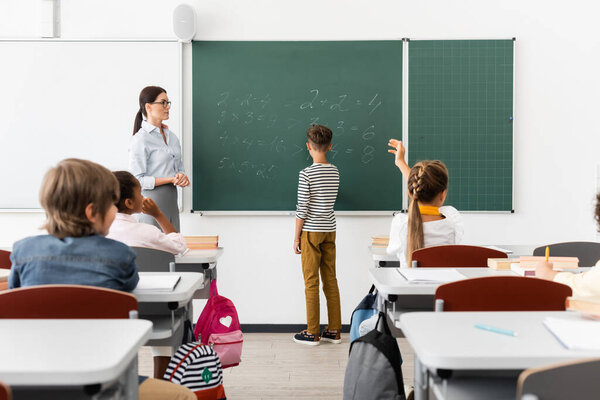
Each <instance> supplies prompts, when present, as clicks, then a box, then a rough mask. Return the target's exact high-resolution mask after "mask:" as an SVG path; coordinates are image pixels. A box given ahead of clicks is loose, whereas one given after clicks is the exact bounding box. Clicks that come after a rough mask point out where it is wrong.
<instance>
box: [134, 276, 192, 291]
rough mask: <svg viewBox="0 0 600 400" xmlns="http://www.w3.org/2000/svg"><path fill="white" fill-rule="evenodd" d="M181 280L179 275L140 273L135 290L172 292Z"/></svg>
mask: <svg viewBox="0 0 600 400" xmlns="http://www.w3.org/2000/svg"><path fill="white" fill-rule="evenodd" d="M180 280H181V275H175V274H168V275H167V274H165V275H140V281H139V282H138V284H137V287H136V288H135V290H137V291H140V290H143V291H149V292H172V291H173V289H175V286H177V283H178V282H179V281H180Z"/></svg>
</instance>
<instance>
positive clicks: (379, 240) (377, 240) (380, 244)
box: [371, 235, 390, 249]
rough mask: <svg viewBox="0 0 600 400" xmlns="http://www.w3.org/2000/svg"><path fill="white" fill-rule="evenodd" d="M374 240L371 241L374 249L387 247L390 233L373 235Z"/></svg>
mask: <svg viewBox="0 0 600 400" xmlns="http://www.w3.org/2000/svg"><path fill="white" fill-rule="evenodd" d="M372 239H373V242H372V243H371V248H372V249H387V247H388V243H389V242H390V237H389V236H388V235H377V236H373V238H372Z"/></svg>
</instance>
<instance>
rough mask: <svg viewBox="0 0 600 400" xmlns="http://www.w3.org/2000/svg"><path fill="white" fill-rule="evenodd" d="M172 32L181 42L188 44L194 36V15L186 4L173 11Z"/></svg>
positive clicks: (192, 10)
mask: <svg viewBox="0 0 600 400" xmlns="http://www.w3.org/2000/svg"><path fill="white" fill-rule="evenodd" d="M173 31H174V32H175V35H176V36H177V37H178V38H179V40H181V41H182V42H186V43H189V42H190V41H191V40H192V39H193V38H194V35H195V34H196V13H195V12H194V9H193V8H192V7H191V6H189V5H187V4H180V5H178V6H177V7H175V10H174V11H173Z"/></svg>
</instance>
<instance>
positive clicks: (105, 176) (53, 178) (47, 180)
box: [40, 158, 119, 239]
mask: <svg viewBox="0 0 600 400" xmlns="http://www.w3.org/2000/svg"><path fill="white" fill-rule="evenodd" d="M118 198H119V183H118V182H117V179H116V178H115V176H114V175H113V174H112V173H111V172H110V171H109V170H108V169H106V168H104V167H103V166H102V165H100V164H96V163H94V162H91V161H87V160H80V159H76V158H68V159H66V160H62V161H61V162H59V163H58V165H57V166H56V167H54V168H52V169H50V170H49V171H48V172H47V173H46V175H45V176H44V181H43V182H42V187H41V189H40V203H41V204H42V207H43V208H44V210H45V211H46V223H45V224H44V228H46V229H47V230H48V233H49V234H50V235H52V236H56V237H57V238H59V239H64V238H65V237H68V236H71V237H82V236H88V235H92V234H94V227H93V226H92V223H91V222H90V221H89V220H88V219H87V217H86V215H85V209H86V207H87V205H88V204H90V203H92V204H93V212H94V214H97V215H99V216H100V217H101V218H102V219H103V218H104V216H105V215H106V212H107V211H108V209H109V208H110V207H111V206H112V205H113V204H114V203H115V202H116V201H117V199H118Z"/></svg>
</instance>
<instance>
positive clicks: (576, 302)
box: [566, 297, 600, 319]
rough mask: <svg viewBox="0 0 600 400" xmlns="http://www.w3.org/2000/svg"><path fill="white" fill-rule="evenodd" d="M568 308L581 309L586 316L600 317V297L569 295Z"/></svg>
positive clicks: (572, 309)
mask: <svg viewBox="0 0 600 400" xmlns="http://www.w3.org/2000/svg"><path fill="white" fill-rule="evenodd" d="M566 306H567V310H571V311H581V312H582V313H583V314H584V315H585V316H587V317H589V318H593V319H600V297H567V302H566Z"/></svg>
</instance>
